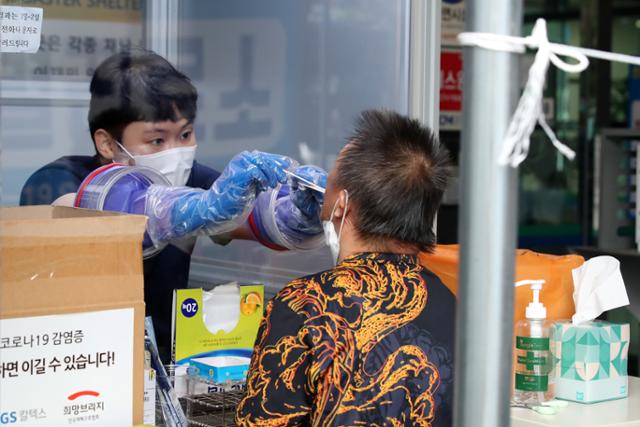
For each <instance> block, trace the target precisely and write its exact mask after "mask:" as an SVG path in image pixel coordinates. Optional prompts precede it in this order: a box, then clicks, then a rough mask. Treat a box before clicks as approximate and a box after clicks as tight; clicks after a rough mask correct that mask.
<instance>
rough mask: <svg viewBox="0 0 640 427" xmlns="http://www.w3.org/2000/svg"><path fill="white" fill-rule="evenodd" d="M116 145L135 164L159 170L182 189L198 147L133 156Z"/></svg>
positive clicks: (121, 146)
mask: <svg viewBox="0 0 640 427" xmlns="http://www.w3.org/2000/svg"><path fill="white" fill-rule="evenodd" d="M116 144H118V145H119V146H120V148H122V150H123V151H124V152H125V153H126V154H127V155H128V156H129V157H130V158H131V159H132V160H133V161H134V162H135V164H136V166H145V167H148V168H152V169H155V170H157V171H158V172H160V173H161V174H162V175H164V177H165V178H167V179H168V180H169V182H170V183H171V185H173V186H175V187H182V186H184V185H185V184H186V183H187V181H188V180H189V174H190V173H191V168H192V167H193V160H194V159H195V157H196V147H197V145H190V146H188V147H178V148H171V149H169V150H163V151H159V152H157V153H153V154H140V155H133V154H131V153H130V152H129V150H127V149H126V148H124V146H123V145H122V144H120V143H119V142H118V141H116Z"/></svg>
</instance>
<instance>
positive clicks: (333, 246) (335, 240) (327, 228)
mask: <svg viewBox="0 0 640 427" xmlns="http://www.w3.org/2000/svg"><path fill="white" fill-rule="evenodd" d="M344 192H345V196H346V197H345V203H344V211H343V214H342V221H340V231H339V232H338V233H336V228H335V227H334V225H333V214H334V213H335V211H336V208H337V207H338V201H339V200H340V199H339V198H338V199H336V203H335V204H334V205H333V209H331V215H329V220H328V221H322V228H323V229H324V239H325V242H326V243H327V246H329V250H330V251H331V257H332V260H333V263H334V264H337V263H338V256H340V237H341V236H342V227H343V226H344V220H345V218H346V217H347V206H349V192H348V191H347V190H344Z"/></svg>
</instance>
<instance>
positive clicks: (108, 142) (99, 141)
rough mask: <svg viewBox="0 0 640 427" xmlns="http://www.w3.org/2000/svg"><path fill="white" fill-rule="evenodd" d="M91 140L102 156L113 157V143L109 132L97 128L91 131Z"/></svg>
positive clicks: (109, 158)
mask: <svg viewBox="0 0 640 427" xmlns="http://www.w3.org/2000/svg"><path fill="white" fill-rule="evenodd" d="M93 141H94V142H95V144H96V150H97V151H98V153H100V155H101V156H102V157H104V158H105V159H107V160H113V159H114V158H115V156H116V153H115V147H114V146H115V143H114V142H113V138H112V137H111V135H110V134H109V132H107V131H106V130H104V129H98V130H97V131H95V132H94V133H93Z"/></svg>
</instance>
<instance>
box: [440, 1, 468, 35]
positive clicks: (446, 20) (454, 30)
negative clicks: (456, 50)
mask: <svg viewBox="0 0 640 427" xmlns="http://www.w3.org/2000/svg"><path fill="white" fill-rule="evenodd" d="M464 13H465V10H464V0H442V20H441V34H440V38H441V40H440V43H441V44H442V45H443V46H459V45H460V43H458V34H460V33H461V32H463V31H464Z"/></svg>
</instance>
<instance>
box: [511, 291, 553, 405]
mask: <svg viewBox="0 0 640 427" xmlns="http://www.w3.org/2000/svg"><path fill="white" fill-rule="evenodd" d="M543 284H544V280H521V281H519V282H517V283H516V286H526V285H529V286H531V291H532V292H533V301H531V302H530V303H529V305H528V306H527V308H526V310H525V317H526V319H525V320H520V321H518V322H516V325H515V340H514V349H513V351H514V366H515V378H514V379H515V390H514V401H516V402H518V403H526V404H531V405H540V404H541V403H542V402H546V401H548V400H551V399H553V398H554V397H555V389H554V384H553V383H554V381H553V376H552V375H551V374H552V370H553V357H552V355H551V351H550V350H551V349H550V341H551V340H550V333H551V325H552V322H549V321H548V320H546V318H547V309H546V308H545V306H544V305H543V304H542V303H541V302H540V290H541V289H542V285H543Z"/></svg>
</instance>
